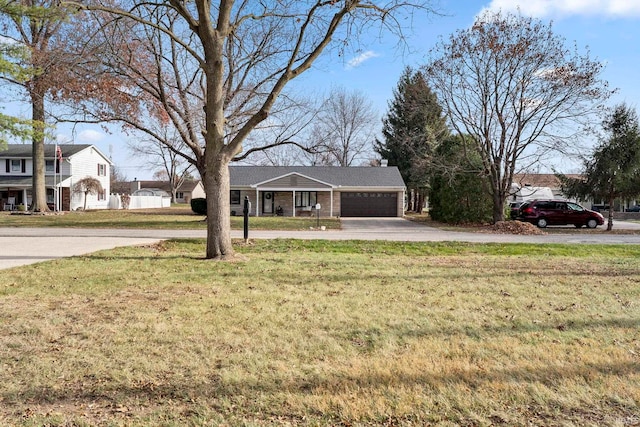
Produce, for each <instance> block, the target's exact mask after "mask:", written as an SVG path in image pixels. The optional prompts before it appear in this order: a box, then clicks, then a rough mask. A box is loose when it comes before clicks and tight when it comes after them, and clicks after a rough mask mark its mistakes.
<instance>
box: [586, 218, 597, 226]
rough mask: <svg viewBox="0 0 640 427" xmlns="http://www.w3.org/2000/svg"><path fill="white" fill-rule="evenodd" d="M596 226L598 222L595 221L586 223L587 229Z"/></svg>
mask: <svg viewBox="0 0 640 427" xmlns="http://www.w3.org/2000/svg"><path fill="white" fill-rule="evenodd" d="M597 226H598V221H596V220H595V219H590V220H589V221H587V227H589V228H596V227H597Z"/></svg>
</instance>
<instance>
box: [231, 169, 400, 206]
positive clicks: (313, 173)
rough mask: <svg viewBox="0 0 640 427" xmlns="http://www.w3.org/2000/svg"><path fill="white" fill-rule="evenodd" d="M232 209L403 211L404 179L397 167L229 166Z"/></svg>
mask: <svg viewBox="0 0 640 427" xmlns="http://www.w3.org/2000/svg"><path fill="white" fill-rule="evenodd" d="M229 174H230V181H231V182H230V184H231V194H230V197H231V213H232V215H233V214H234V213H235V214H237V215H241V214H242V210H243V201H244V200H245V197H248V199H249V201H250V202H251V205H252V207H251V212H250V213H251V215H257V216H269V215H284V216H304V215H313V216H315V215H316V211H315V207H316V205H317V204H319V205H320V212H319V214H320V215H321V216H343V217H401V216H403V215H404V196H405V191H406V187H405V183H404V181H403V179H402V176H401V175H400V172H399V171H398V168H397V167H395V166H393V167H391V166H390V167H334V166H230V167H229Z"/></svg>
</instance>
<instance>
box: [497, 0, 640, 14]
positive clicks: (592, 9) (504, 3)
mask: <svg viewBox="0 0 640 427" xmlns="http://www.w3.org/2000/svg"><path fill="white" fill-rule="evenodd" d="M486 9H488V10H493V11H497V10H500V9H501V10H502V11H505V12H516V11H517V10H518V9H520V12H521V13H522V14H523V15H526V16H532V17H535V18H542V17H558V16H560V17H562V16H573V15H584V16H594V15H595V16H607V17H613V18H620V17H640V1H638V0H526V1H525V0H492V1H491V3H490V4H489V6H487V7H486V8H485V10H486Z"/></svg>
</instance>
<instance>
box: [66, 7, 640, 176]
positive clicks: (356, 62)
mask: <svg viewBox="0 0 640 427" xmlns="http://www.w3.org/2000/svg"><path fill="white" fill-rule="evenodd" d="M436 1H437V0H436ZM438 6H439V10H440V11H441V12H442V13H443V16H425V15H420V16H418V17H416V20H415V21H414V25H413V30H412V31H411V32H410V33H409V38H408V46H409V48H410V50H411V51H410V52H408V51H406V50H405V51H399V50H398V49H397V48H396V47H395V42H394V40H393V39H392V38H391V37H385V38H383V39H382V40H374V41H373V42H372V43H369V44H367V45H362V46H361V47H360V50H359V51H358V52H356V53H354V54H353V55H352V56H348V57H337V56H325V57H324V58H323V59H322V61H320V62H319V63H318V64H317V65H316V66H314V67H313V68H312V69H311V70H310V71H308V72H307V73H306V74H305V75H303V76H302V77H301V78H300V80H299V81H297V82H296V85H297V87H301V88H305V91H307V90H308V91H309V92H311V93H317V94H318V96H320V95H322V94H323V93H325V92H328V91H329V89H330V88H331V86H332V85H338V86H342V87H344V88H346V89H347V90H359V91H361V92H362V93H363V94H364V95H365V96H367V97H368V98H369V99H371V101H372V102H373V104H374V106H375V108H376V109H377V110H378V113H379V115H380V117H382V116H383V115H384V114H385V113H386V110H387V103H388V101H389V100H390V99H391V98H392V91H393V89H394V87H395V86H396V84H397V82H398V78H399V77H400V75H401V73H402V71H403V69H404V67H405V66H407V65H409V66H412V67H419V66H420V65H422V64H424V63H425V62H426V56H427V53H428V51H429V49H431V48H432V47H433V46H434V45H435V43H436V42H437V40H438V38H439V37H448V35H449V34H451V33H453V32H455V31H456V30H458V29H463V28H467V27H469V26H470V25H471V24H472V23H473V20H474V18H475V17H476V16H477V15H478V14H480V13H481V12H482V11H483V10H484V9H502V10H503V11H513V12H517V10H518V8H519V10H520V13H522V14H523V15H527V16H534V17H536V18H540V19H542V20H545V21H553V28H554V31H555V33H556V34H557V35H559V36H561V37H564V38H565V39H566V42H567V43H568V44H569V45H572V44H573V43H574V42H575V43H576V45H577V46H578V48H579V50H580V51H582V52H583V51H585V49H586V48H587V47H588V48H589V50H590V54H591V58H592V59H597V60H599V61H601V62H603V63H604V64H605V65H606V66H605V70H604V73H603V75H602V77H603V78H604V79H605V80H607V81H608V82H609V84H610V86H611V87H612V88H617V89H618V93H617V94H615V95H614V96H613V97H612V99H611V104H616V103H620V102H626V103H628V104H629V105H631V106H632V107H634V108H636V109H637V108H638V107H639V105H640V78H639V76H640V0H527V1H519V0H492V1H491V0H487V1H481V0H439V3H438ZM126 138H128V137H126V136H123V135H120V134H118V133H114V134H106V133H105V132H104V131H103V129H102V128H101V127H100V126H85V125H78V126H77V127H76V130H75V133H71V131H66V130H62V129H61V130H60V139H61V140H69V139H73V140H74V141H75V143H91V144H95V145H97V146H98V147H99V148H100V149H101V150H102V151H103V152H104V153H105V154H107V155H109V152H110V150H111V152H112V153H113V160H114V162H115V163H116V165H117V166H118V167H120V169H121V170H122V172H124V173H125V174H126V175H127V177H128V178H129V179H133V178H134V177H137V178H138V179H146V178H149V177H150V176H151V175H152V172H149V171H145V170H144V166H143V164H142V163H141V162H140V160H139V159H135V158H133V157H132V156H131V155H130V153H129V151H128V149H127V146H126ZM110 147H111V148H110ZM564 172H573V171H571V170H567V171H564Z"/></svg>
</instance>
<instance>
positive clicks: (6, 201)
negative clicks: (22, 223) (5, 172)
mask: <svg viewBox="0 0 640 427" xmlns="http://www.w3.org/2000/svg"><path fill="white" fill-rule="evenodd" d="M6 181H7V177H2V179H1V180H0V208H1V209H2V210H3V211H16V210H29V209H30V207H31V201H32V194H33V193H32V182H31V177H28V178H23V179H22V180H21V182H17V181H16V180H15V179H13V180H11V182H6ZM45 184H46V191H47V205H48V206H49V209H50V210H52V211H63V210H67V211H68V210H69V209H70V206H71V191H70V189H69V188H68V187H61V186H60V184H59V183H58V185H57V186H56V185H54V183H53V179H49V177H47V178H46V181H45Z"/></svg>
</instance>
